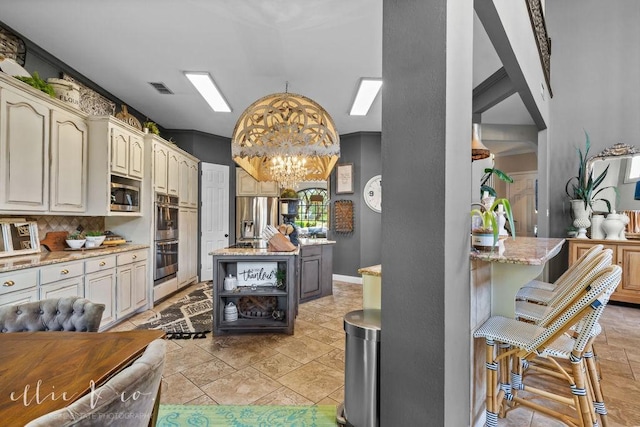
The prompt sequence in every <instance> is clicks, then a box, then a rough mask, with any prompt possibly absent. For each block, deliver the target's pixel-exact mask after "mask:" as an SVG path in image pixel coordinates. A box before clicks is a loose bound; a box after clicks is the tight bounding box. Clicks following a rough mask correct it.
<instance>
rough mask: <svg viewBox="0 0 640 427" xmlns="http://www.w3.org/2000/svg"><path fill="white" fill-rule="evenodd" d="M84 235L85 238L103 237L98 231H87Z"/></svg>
mask: <svg viewBox="0 0 640 427" xmlns="http://www.w3.org/2000/svg"><path fill="white" fill-rule="evenodd" d="M85 235H86V236H91V237H93V236H104V232H103V231H98V230H90V231H87V232H86V233H85Z"/></svg>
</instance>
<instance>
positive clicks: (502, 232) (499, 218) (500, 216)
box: [496, 204, 509, 239]
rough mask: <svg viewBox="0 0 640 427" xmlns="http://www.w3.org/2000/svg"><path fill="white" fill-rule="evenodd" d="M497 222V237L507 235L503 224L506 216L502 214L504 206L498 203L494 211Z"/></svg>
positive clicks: (505, 236) (503, 237)
mask: <svg viewBox="0 0 640 427" xmlns="http://www.w3.org/2000/svg"><path fill="white" fill-rule="evenodd" d="M496 215H497V222H498V237H499V238H500V239H505V238H507V237H509V233H508V232H507V229H506V228H504V226H505V225H506V224H507V218H506V217H505V216H504V206H502V205H501V204H500V205H498V211H497V212H496Z"/></svg>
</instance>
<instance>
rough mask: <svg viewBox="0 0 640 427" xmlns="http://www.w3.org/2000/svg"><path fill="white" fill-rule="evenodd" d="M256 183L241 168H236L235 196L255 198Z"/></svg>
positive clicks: (256, 192) (256, 193)
mask: <svg viewBox="0 0 640 427" xmlns="http://www.w3.org/2000/svg"><path fill="white" fill-rule="evenodd" d="M257 195H258V181H256V180H255V179H253V177H252V176H251V175H249V174H248V173H247V171H245V170H244V169H242V168H236V196H257Z"/></svg>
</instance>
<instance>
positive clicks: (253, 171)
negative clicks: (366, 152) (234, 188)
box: [231, 92, 340, 187]
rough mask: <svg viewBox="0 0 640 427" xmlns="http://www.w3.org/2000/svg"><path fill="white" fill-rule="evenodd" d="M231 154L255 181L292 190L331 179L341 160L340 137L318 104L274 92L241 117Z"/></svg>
mask: <svg viewBox="0 0 640 427" xmlns="http://www.w3.org/2000/svg"><path fill="white" fill-rule="evenodd" d="M231 155H232V157H233V160H234V161H235V162H236V164H237V165H238V166H240V167H242V168H243V169H244V170H246V171H247V172H248V173H249V174H250V175H251V176H252V177H254V178H255V179H256V180H258V181H277V182H279V183H280V186H281V187H293V186H295V185H296V184H297V183H298V182H299V181H323V180H326V179H328V178H329V175H330V174H331V171H332V169H333V167H334V166H335V164H336V162H337V161H338V158H339V157H340V136H339V135H338V133H337V132H336V129H335V125H334V123H333V119H332V118H331V116H330V115H329V113H327V112H326V111H325V110H324V108H322V107H321V106H320V105H319V104H318V103H316V102H315V101H313V100H311V99H309V98H307V97H304V96H302V95H297V94H294V93H288V92H285V93H274V94H271V95H267V96H265V97H263V98H260V99H258V100H257V101H255V102H254V103H253V104H251V105H250V106H249V107H248V108H247V109H246V110H245V111H244V112H243V113H242V114H241V115H240V118H239V119H238V121H237V123H236V126H235V128H234V130H233V134H232V136H231Z"/></svg>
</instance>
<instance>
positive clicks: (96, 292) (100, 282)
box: [84, 255, 116, 329]
mask: <svg viewBox="0 0 640 427" xmlns="http://www.w3.org/2000/svg"><path fill="white" fill-rule="evenodd" d="M115 267H116V257H115V255H110V256H107V257H101V258H92V259H90V260H87V261H85V271H86V275H85V284H84V286H85V287H84V294H85V298H87V299H88V300H90V301H91V302H95V303H99V304H104V305H105V309H104V313H102V321H101V322H100V329H103V328H105V327H107V326H110V325H111V324H112V323H114V322H115V321H116V268H115Z"/></svg>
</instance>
